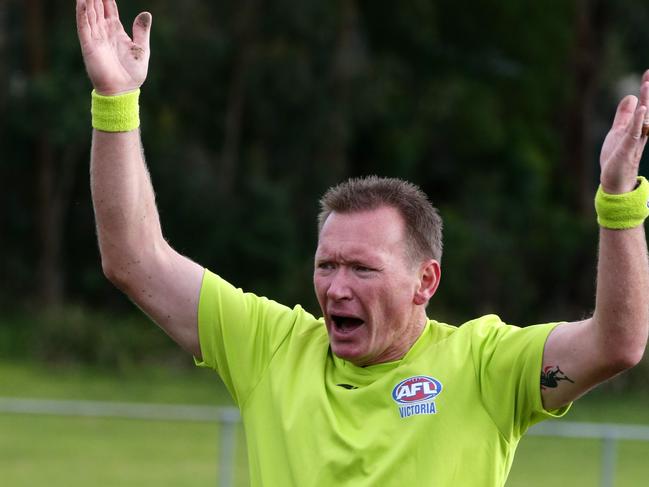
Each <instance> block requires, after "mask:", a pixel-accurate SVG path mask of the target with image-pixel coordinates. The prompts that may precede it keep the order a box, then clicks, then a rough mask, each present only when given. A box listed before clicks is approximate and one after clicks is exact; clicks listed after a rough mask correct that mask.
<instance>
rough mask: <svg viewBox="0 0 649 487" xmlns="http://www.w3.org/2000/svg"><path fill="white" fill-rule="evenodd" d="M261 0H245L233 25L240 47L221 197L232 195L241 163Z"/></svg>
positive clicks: (230, 92) (230, 101)
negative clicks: (242, 136)
mask: <svg viewBox="0 0 649 487" xmlns="http://www.w3.org/2000/svg"><path fill="white" fill-rule="evenodd" d="M260 8H261V0H246V1H245V2H244V4H243V5H242V6H241V8H240V10H239V15H238V17H237V19H236V25H235V29H234V40H235V45H236V46H238V47H239V50H238V53H237V55H236V60H235V63H234V68H233V70H232V77H231V78H230V86H229V89H228V101H227V107H226V112H225V124H224V127H225V133H224V136H223V148H222V150H221V156H220V158H219V166H220V171H219V181H218V187H219V190H220V193H221V197H223V198H226V199H228V200H229V199H230V198H231V196H232V193H233V191H234V184H235V180H236V169H237V166H238V164H239V148H240V145H241V129H242V127H243V115H244V109H245V102H246V78H247V74H248V70H249V68H250V64H251V62H252V59H253V55H254V49H255V37H256V29H257V17H258V13H259V10H260Z"/></svg>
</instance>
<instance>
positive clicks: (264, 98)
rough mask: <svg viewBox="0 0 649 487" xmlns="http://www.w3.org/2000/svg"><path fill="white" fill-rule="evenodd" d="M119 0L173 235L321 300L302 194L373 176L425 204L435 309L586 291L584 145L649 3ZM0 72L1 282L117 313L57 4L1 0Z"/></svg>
mask: <svg viewBox="0 0 649 487" xmlns="http://www.w3.org/2000/svg"><path fill="white" fill-rule="evenodd" d="M118 3H119V6H120V10H121V17H122V20H123V22H124V24H125V26H127V31H130V25H131V22H132V19H133V18H134V16H135V14H136V13H137V12H138V11H139V10H143V9H148V10H150V11H151V12H152V13H153V16H154V23H153V32H152V58H151V67H150V70H149V73H150V74H149V78H148V80H147V83H146V85H145V86H144V89H143V93H142V97H141V110H142V120H143V125H142V135H143V140H144V145H145V151H146V155H147V160H148V164H149V167H150V171H151V175H152V178H153V182H154V186H155V188H156V191H157V198H158V205H159V209H160V212H161V217H162V223H163V226H164V231H165V235H166V236H167V238H168V239H169V240H170V242H171V243H172V244H173V245H174V246H175V247H176V248H178V249H179V251H181V252H183V253H185V254H187V255H189V256H190V257H192V258H194V259H195V260H197V261H198V262H200V263H201V264H203V265H206V266H208V267H210V268H212V269H214V270H215V271H218V272H219V273H221V274H222V275H223V276H224V277H226V278H227V279H230V280H231V281H232V282H234V283H235V284H237V285H239V286H241V287H244V288H247V289H250V290H253V291H255V292H257V293H260V294H266V295H269V296H270V297H272V298H274V299H277V300H279V301H282V302H285V303H287V304H293V303H296V302H300V303H302V304H304V305H306V307H307V308H308V309H310V310H312V311H314V312H317V304H316V303H315V300H314V298H313V293H312V291H311V289H310V286H307V285H305V283H308V282H309V281H310V279H311V277H310V275H311V268H312V254H313V248H314V245H315V242H316V232H315V217H316V214H317V211H318V208H317V203H316V202H317V198H318V196H319V195H320V194H322V192H323V191H324V190H325V189H326V188H327V187H329V186H330V185H331V184H335V183H336V182H339V181H340V180H342V179H344V178H346V177H349V176H357V175H361V174H369V173H377V174H380V175H386V176H398V177H403V178H407V179H411V180H413V181H415V182H417V183H419V184H420V185H421V186H422V187H423V189H424V190H425V191H426V192H427V193H428V194H429V195H431V197H432V199H433V202H434V203H435V204H436V205H437V206H439V207H440V208H441V210H442V214H443V216H444V218H445V221H446V235H445V242H446V251H445V256H444V278H443V285H442V287H441V290H440V292H439V295H438V296H436V297H435V298H434V300H433V303H432V306H431V313H432V314H435V315H436V316H437V317H439V318H440V319H448V320H450V321H460V320H462V319H465V318H469V317H472V316H474V315H475V314H477V313H483V312H499V313H501V314H502V315H503V317H504V318H505V319H507V320H509V321H512V322H517V323H522V324H526V323H530V322H533V321H541V320H546V319H566V318H567V319H571V318H577V317H579V316H580V314H581V313H584V312H585V311H587V310H588V307H589V306H592V295H593V276H594V264H595V260H594V259H595V248H596V231H597V228H596V225H595V224H594V219H593V212H592V208H591V197H592V194H593V192H594V189H595V186H596V183H597V152H598V144H599V143H600V142H601V140H602V138H603V135H604V133H605V131H606V129H607V127H608V125H609V123H610V117H611V114H612V111H613V105H614V103H615V101H616V99H617V98H618V93H617V92H615V86H616V84H617V83H618V81H619V80H620V79H621V78H623V77H627V75H628V73H629V72H632V71H636V72H638V71H639V70H641V69H643V68H644V67H645V66H643V63H645V60H644V56H643V55H642V53H643V52H644V46H646V45H647V43H649V38H647V37H648V35H649V34H647V31H646V29H645V28H644V25H645V22H646V20H647V16H648V15H649V6H647V5H644V4H637V2H632V1H630V0H623V1H620V2H616V3H615V4H614V5H613V4H609V3H605V2H603V1H599V0H597V1H586V0H583V1H582V0H579V1H577V2H563V1H561V0H551V1H549V2H543V3H540V2H525V1H524V2H502V1H496V0H476V1H474V2H471V3H470V4H462V3H458V2H453V1H450V0H439V1H436V2H433V1H430V0H413V1H410V2H403V3H401V4H395V3H394V2H387V1H386V0H372V1H368V0H337V1H335V2H323V1H320V0H304V1H301V2H298V3H296V2H290V1H288V0H276V1H274V2H265V1H262V0H245V1H243V2H231V1H223V2H204V1H200V0H186V1H184V2H173V1H171V0H148V1H144V0H132V1H129V2H126V1H122V2H118ZM0 88H1V89H0V110H1V112H2V113H3V114H5V113H7V114H10V115H8V116H0V128H1V129H2V130H0V154H1V156H0V186H1V187H2V191H0V204H1V205H2V208H3V211H2V212H1V213H0V232H1V238H0V251H2V253H3V255H5V256H7V258H6V259H3V262H2V263H0V282H1V283H2V291H1V292H0V301H1V302H2V303H4V305H5V307H16V306H20V305H21V304H28V305H29V304H32V303H35V302H39V303H43V304H45V305H47V306H56V305H57V304H60V303H63V304H64V305H69V304H70V303H75V302H81V303H84V304H85V305H86V306H96V307H100V308H102V309H105V310H106V309H107V310H132V308H131V305H130V303H128V301H127V300H126V299H124V298H123V297H121V296H120V295H119V293H118V292H117V291H115V290H113V289H112V288H111V287H110V286H109V285H108V284H107V283H106V281H105V280H104V279H103V277H102V276H101V270H100V265H99V262H98V255H97V250H96V243H95V235H94V229H93V217H92V208H91V206H90V197H89V190H88V181H87V179H88V178H87V167H88V166H87V163H88V161H87V159H88V155H87V154H88V148H89V141H90V125H89V113H88V108H89V96H88V94H89V91H90V84H89V82H88V80H87V77H86V75H85V73H84V70H83V65H82V61H81V56H80V53H79V48H78V42H77V39H76V34H75V29H74V13H73V9H72V5H71V2H69V1H67V0H65V1H64V0H48V1H44V0H25V1H22V2H19V1H11V0H5V1H4V2H0ZM66 275H67V276H73V278H70V279H65V276H66ZM9 305H10V306H9Z"/></svg>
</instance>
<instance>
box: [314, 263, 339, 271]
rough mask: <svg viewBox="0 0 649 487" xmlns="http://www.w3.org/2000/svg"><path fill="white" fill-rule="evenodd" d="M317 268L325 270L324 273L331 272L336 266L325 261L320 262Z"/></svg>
mask: <svg viewBox="0 0 649 487" xmlns="http://www.w3.org/2000/svg"><path fill="white" fill-rule="evenodd" d="M316 267H317V268H318V269H320V270H323V271H330V270H332V269H333V268H334V267H335V266H334V264H333V262H326V261H324V262H318V264H317V265H316Z"/></svg>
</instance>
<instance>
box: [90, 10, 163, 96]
mask: <svg viewBox="0 0 649 487" xmlns="http://www.w3.org/2000/svg"><path fill="white" fill-rule="evenodd" d="M150 31H151V14H149V13H148V12H143V13H141V14H139V15H138V16H137V17H136V19H135V22H134V23H133V39H131V38H130V37H129V36H128V34H127V33H126V32H125V31H124V27H123V26H122V23H121V22H120V20H119V13H118V11H117V4H116V3H115V0H77V32H78V34H79V41H80V43H81V52H82V53H83V59H84V62H85V64H86V69H87V70H88V75H89V76H90V80H91V81H92V84H93V86H94V87H95V89H96V90H97V92H98V93H100V94H102V95H114V94H118V93H123V92H127V91H132V90H135V89H137V88H139V87H140V86H142V83H144V80H145V79H146V75H147V71H148V67H149V56H150V50H149V33H150Z"/></svg>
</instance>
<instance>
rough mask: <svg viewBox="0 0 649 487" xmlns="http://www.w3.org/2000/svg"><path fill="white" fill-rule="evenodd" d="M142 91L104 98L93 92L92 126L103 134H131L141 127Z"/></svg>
mask: <svg viewBox="0 0 649 487" xmlns="http://www.w3.org/2000/svg"><path fill="white" fill-rule="evenodd" d="M139 98H140V90H139V89H137V90H135V91H130V92H128V93H123V94H121V95H114V96H104V95H100V94H99V93H97V92H96V91H95V90H92V106H91V109H90V112H91V114H92V126H93V127H94V128H96V129H97V130H101V131H103V132H129V131H131V130H135V129H136V128H138V127H139V126H140V106H139V104H138V100H139Z"/></svg>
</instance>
